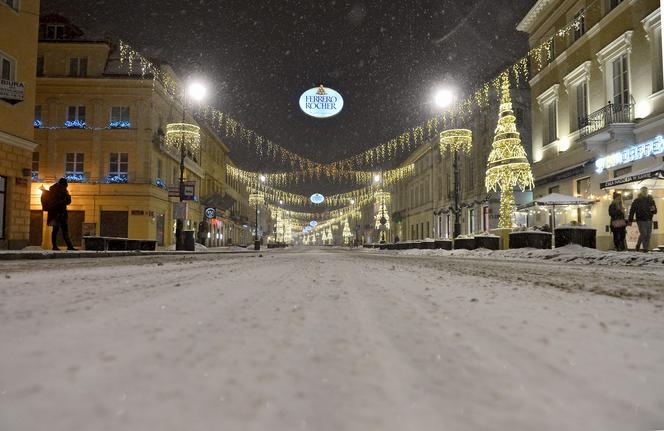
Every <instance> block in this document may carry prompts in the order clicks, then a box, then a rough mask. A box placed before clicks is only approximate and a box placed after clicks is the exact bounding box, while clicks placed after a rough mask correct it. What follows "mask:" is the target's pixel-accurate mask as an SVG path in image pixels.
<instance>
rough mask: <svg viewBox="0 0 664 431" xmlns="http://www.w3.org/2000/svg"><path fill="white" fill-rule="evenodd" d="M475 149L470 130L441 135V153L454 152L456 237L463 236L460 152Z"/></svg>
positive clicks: (453, 205)
mask: <svg viewBox="0 0 664 431" xmlns="http://www.w3.org/2000/svg"><path fill="white" fill-rule="evenodd" d="M472 147H473V132H471V131H470V130H468V129H451V130H445V131H444V132H441V134H440V151H441V153H443V154H444V153H445V152H446V151H447V150H448V149H449V150H450V151H451V152H452V170H453V171H454V197H453V204H452V207H451V210H452V214H454V235H453V237H454V238H456V237H458V236H459V235H461V203H460V202H459V201H460V200H461V179H460V176H461V175H460V171H459V152H460V151H463V152H464V153H465V154H468V153H470V151H471V149H472Z"/></svg>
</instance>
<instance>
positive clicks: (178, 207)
mask: <svg viewBox="0 0 664 431" xmlns="http://www.w3.org/2000/svg"><path fill="white" fill-rule="evenodd" d="M173 218H174V219H175V220H186V219H187V203H186V202H173Z"/></svg>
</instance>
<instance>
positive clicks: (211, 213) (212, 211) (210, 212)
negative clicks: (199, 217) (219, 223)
mask: <svg viewBox="0 0 664 431" xmlns="http://www.w3.org/2000/svg"><path fill="white" fill-rule="evenodd" d="M216 215H217V210H216V208H205V217H206V218H215V217H216Z"/></svg>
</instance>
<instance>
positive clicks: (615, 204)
mask: <svg viewBox="0 0 664 431" xmlns="http://www.w3.org/2000/svg"><path fill="white" fill-rule="evenodd" d="M609 217H611V232H612V233H613V244H614V245H615V247H616V251H625V250H627V243H626V242H625V238H626V236H627V220H626V217H625V207H624V206H623V201H622V196H621V195H620V193H617V192H616V193H614V194H613V201H612V202H611V205H609Z"/></svg>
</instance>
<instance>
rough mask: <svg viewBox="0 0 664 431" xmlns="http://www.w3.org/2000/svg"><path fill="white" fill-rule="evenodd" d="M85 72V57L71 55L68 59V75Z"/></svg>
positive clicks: (84, 73)
mask: <svg viewBox="0 0 664 431" xmlns="http://www.w3.org/2000/svg"><path fill="white" fill-rule="evenodd" d="M87 74H88V58H87V57H72V58H70V59H69V76H86V75H87Z"/></svg>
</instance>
